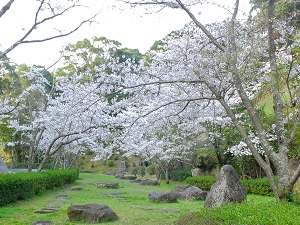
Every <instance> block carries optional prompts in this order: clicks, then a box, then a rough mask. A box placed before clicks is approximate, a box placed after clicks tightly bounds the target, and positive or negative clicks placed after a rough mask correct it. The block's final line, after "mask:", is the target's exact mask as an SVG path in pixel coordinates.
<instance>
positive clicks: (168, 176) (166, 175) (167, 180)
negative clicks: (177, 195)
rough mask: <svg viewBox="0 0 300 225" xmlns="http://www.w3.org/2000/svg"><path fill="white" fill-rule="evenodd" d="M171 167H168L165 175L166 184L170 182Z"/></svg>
mask: <svg viewBox="0 0 300 225" xmlns="http://www.w3.org/2000/svg"><path fill="white" fill-rule="evenodd" d="M169 173H170V172H169V169H166V171H165V177H166V184H170V174H169Z"/></svg>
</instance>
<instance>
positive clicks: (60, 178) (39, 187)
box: [0, 168, 79, 207]
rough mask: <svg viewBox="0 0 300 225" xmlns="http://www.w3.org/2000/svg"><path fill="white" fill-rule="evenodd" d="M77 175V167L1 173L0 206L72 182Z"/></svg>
mask: <svg viewBox="0 0 300 225" xmlns="http://www.w3.org/2000/svg"><path fill="white" fill-rule="evenodd" d="M78 175H79V170H78V169H77V168H74V169H69V170H49V171H44V172H40V173H35V172H31V173H17V174H2V175H0V207H1V206H4V205H7V204H10V203H13V202H16V201H18V200H24V199H28V198H31V197H33V196H34V195H39V194H42V193H43V192H45V191H46V190H50V189H54V188H56V187H61V186H63V185H64V184H69V183H72V182H74V181H75V180H76V179H77V178H78Z"/></svg>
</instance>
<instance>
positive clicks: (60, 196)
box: [55, 195, 70, 198]
mask: <svg viewBox="0 0 300 225" xmlns="http://www.w3.org/2000/svg"><path fill="white" fill-rule="evenodd" d="M55 198H70V196H69V195H57V196H56V197H55Z"/></svg>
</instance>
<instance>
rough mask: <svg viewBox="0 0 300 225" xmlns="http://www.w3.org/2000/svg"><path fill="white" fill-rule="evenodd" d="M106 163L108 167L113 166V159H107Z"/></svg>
mask: <svg viewBox="0 0 300 225" xmlns="http://www.w3.org/2000/svg"><path fill="white" fill-rule="evenodd" d="M107 165H108V166H110V167H113V166H114V165H115V161H114V160H111V159H110V160H107Z"/></svg>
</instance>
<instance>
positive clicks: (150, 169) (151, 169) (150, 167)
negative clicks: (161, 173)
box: [146, 165, 155, 175]
mask: <svg viewBox="0 0 300 225" xmlns="http://www.w3.org/2000/svg"><path fill="white" fill-rule="evenodd" d="M146 172H147V173H148V174H149V175H153V174H155V167H154V166H153V165H150V166H147V167H146Z"/></svg>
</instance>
